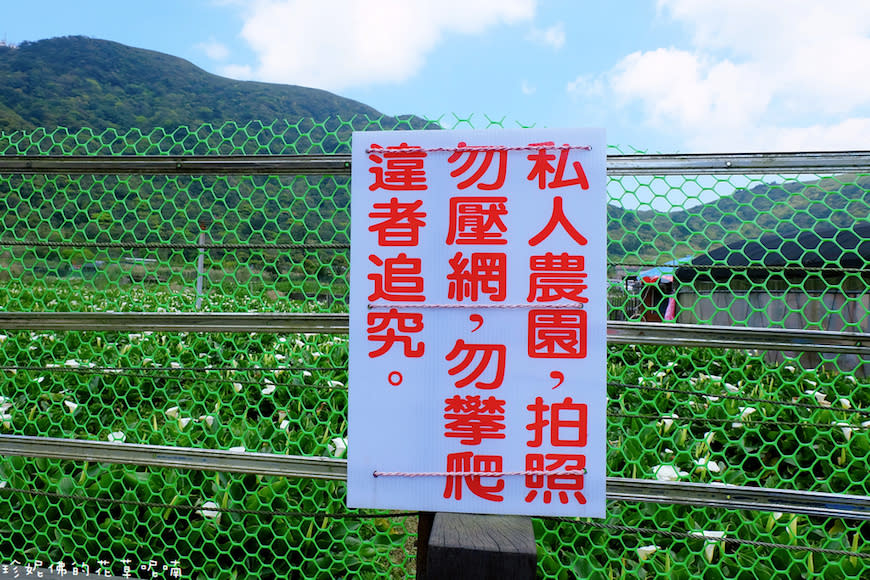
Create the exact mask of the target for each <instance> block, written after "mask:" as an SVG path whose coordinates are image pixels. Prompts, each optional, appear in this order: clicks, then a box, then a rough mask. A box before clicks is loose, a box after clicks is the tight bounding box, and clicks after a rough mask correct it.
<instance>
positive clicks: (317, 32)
mask: <svg viewBox="0 0 870 580" xmlns="http://www.w3.org/2000/svg"><path fill="white" fill-rule="evenodd" d="M536 4H537V0H418V1H414V2H406V1H404V0H378V1H377V2H361V1H356V0H340V1H339V0H335V1H332V2H307V1H305V0H255V1H254V2H252V3H250V4H249V5H248V6H247V8H246V16H245V24H244V27H243V29H242V33H241V35H242V37H243V38H244V39H245V40H246V41H247V43H248V44H249V45H250V47H251V48H252V49H253V50H254V52H255V53H256V54H257V57H258V61H259V62H258V64H257V66H256V67H254V68H244V67H237V66H236V67H228V68H226V69H225V72H227V74H229V73H230V72H235V73H236V74H235V75H234V76H236V77H237V78H239V77H241V76H242V74H241V73H248V74H247V77H248V78H256V79H259V80H264V81H270V82H280V83H290V84H298V85H305V86H311V87H317V88H323V89H328V90H338V89H342V88H345V87H349V86H359V85H369V84H375V83H384V82H387V83H398V82H401V81H404V80H406V79H408V78H410V77H412V76H413V75H414V74H415V73H417V72H418V71H419V70H420V69H421V68H422V67H423V64H424V63H425V59H426V56H427V55H428V54H429V53H430V52H431V51H432V50H433V49H434V48H435V47H436V46H437V45H438V44H439V43H440V42H442V41H443V39H444V37H445V36H447V35H449V34H466V35H474V34H481V33H483V32H484V31H486V30H488V29H490V28H493V27H495V26H499V25H502V24H515V23H518V22H523V21H528V20H531V19H532V17H533V16H534V14H535V9H536Z"/></svg>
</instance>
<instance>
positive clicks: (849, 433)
mask: <svg viewBox="0 0 870 580" xmlns="http://www.w3.org/2000/svg"><path fill="white" fill-rule="evenodd" d="M834 425H836V426H838V427H840V428H842V429H843V436H844V437H845V438H846V441H848V440H849V439H851V438H852V429H851V427H850V426H849V424H848V423H845V422H843V421H839V422H837V423H834Z"/></svg>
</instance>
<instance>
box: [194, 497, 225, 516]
mask: <svg viewBox="0 0 870 580" xmlns="http://www.w3.org/2000/svg"><path fill="white" fill-rule="evenodd" d="M216 507H218V504H216V503H215V502H213V501H207V502H205V503H204V504H202V509H201V510H196V511H197V512H198V513H199V514H200V515H202V517H204V518H217V517H218V516H220V515H221V513H220V512H219V511H216V510H215V509H214V508H216Z"/></svg>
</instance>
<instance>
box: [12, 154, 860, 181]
mask: <svg viewBox="0 0 870 580" xmlns="http://www.w3.org/2000/svg"><path fill="white" fill-rule="evenodd" d="M350 169H351V156H350V155H347V154H340V155H223V156H218V155H174V156H170V155H41V156H36V155H28V156H23V155H5V156H0V174H17V175H22V174H24V175H32V174H45V175H48V174H62V175H83V174H99V175H102V174H108V175H121V174H139V175H350ZM868 169H870V152H868V151H839V152H810V153H806V152H804V153H722V154H713V153H703V154H667V155H664V154H654V155H608V156H607V172H608V174H609V175H614V176H617V175H718V174H765V175H767V174H780V173H786V174H802V173H814V174H816V173H821V174H833V173H843V172H847V171H867V170H868Z"/></svg>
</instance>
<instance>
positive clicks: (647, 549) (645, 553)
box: [637, 545, 659, 560]
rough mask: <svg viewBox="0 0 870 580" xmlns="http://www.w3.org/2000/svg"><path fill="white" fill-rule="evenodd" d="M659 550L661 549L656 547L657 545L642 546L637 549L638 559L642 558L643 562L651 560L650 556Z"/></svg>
mask: <svg viewBox="0 0 870 580" xmlns="http://www.w3.org/2000/svg"><path fill="white" fill-rule="evenodd" d="M658 549H659V547H658V546H655V545H652V546H640V547H638V549H637V557H638V558H640V559H641V560H646V559H647V558H649V557H650V556H652V555H653V554H655V552H656V550H658Z"/></svg>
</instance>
